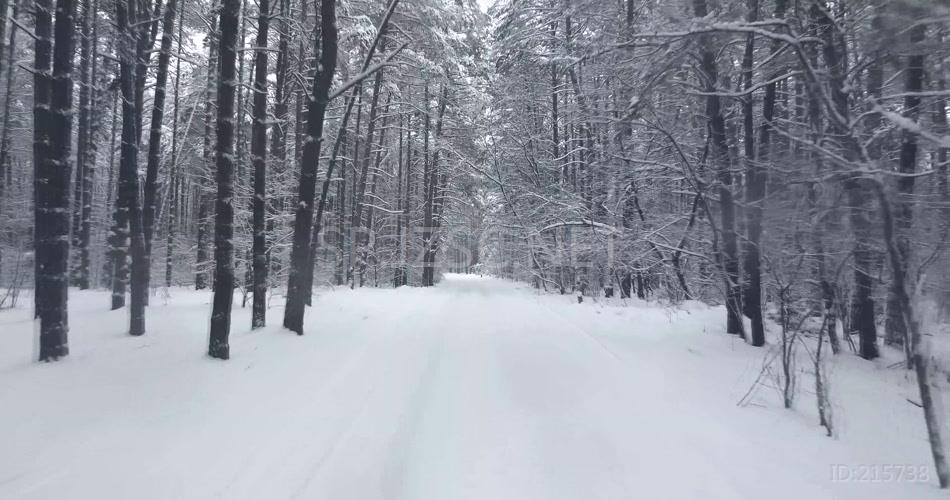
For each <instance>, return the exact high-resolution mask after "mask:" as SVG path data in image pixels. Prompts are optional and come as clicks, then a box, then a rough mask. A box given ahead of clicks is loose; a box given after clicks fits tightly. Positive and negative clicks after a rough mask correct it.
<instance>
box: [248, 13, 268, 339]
mask: <svg viewBox="0 0 950 500" xmlns="http://www.w3.org/2000/svg"><path fill="white" fill-rule="evenodd" d="M258 9H259V13H258V16H257V41H256V47H255V48H256V49H257V53H256V54H255V61H254V110H253V115H254V118H253V119H254V124H253V128H252V129H251V161H252V162H253V163H254V202H253V209H254V222H253V224H254V244H253V247H254V248H253V254H254V255H253V266H254V303H253V307H252V312H251V328H261V327H263V326H264V319H265V316H264V315H265V313H266V310H267V248H266V243H267V242H266V238H267V234H266V231H265V229H266V227H265V213H264V207H265V203H266V196H267V193H266V189H265V182H266V175H267V52H266V51H265V50H264V49H266V48H267V31H268V24H269V19H270V12H269V8H268V0H258Z"/></svg>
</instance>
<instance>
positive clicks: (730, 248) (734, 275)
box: [693, 0, 742, 334]
mask: <svg viewBox="0 0 950 500" xmlns="http://www.w3.org/2000/svg"><path fill="white" fill-rule="evenodd" d="M707 13H708V12H707V7H706V0H693V15H694V16H696V17H698V18H703V17H706V15H707ZM699 66H700V70H701V72H702V80H703V82H702V83H703V86H704V91H705V92H707V94H708V95H707V96H706V116H707V118H708V120H709V138H710V144H711V146H712V154H711V156H712V159H713V163H714V165H715V168H716V172H717V175H716V177H717V180H718V181H719V205H720V209H719V211H720V228H719V230H720V232H721V233H722V248H721V249H720V250H719V252H720V259H721V261H722V262H721V266H722V270H723V274H724V275H725V287H726V294H725V295H726V331H727V332H728V333H735V334H741V333H742V321H741V318H740V314H739V313H740V301H741V291H740V288H739V258H738V244H737V237H736V216H735V203H734V202H733V196H732V159H731V156H730V152H729V144H728V143H727V142H726V122H725V119H724V118H723V114H722V105H721V103H720V98H719V96H718V95H717V94H716V92H717V90H716V87H717V84H718V81H719V70H718V68H717V64H716V49H715V47H714V46H713V40H712V38H710V37H709V36H708V35H704V36H703V37H701V41H700V65H699Z"/></svg>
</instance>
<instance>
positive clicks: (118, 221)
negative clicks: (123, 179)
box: [102, 88, 129, 310]
mask: <svg viewBox="0 0 950 500" xmlns="http://www.w3.org/2000/svg"><path fill="white" fill-rule="evenodd" d="M111 92H112V106H111V112H110V115H111V116H110V119H111V120H112V125H111V126H110V130H109V173H108V176H107V178H106V208H107V209H109V208H110V207H111V209H112V224H111V225H110V226H109V235H108V236H107V237H106V242H107V243H108V248H109V249H108V251H107V252H106V258H105V262H104V263H103V266H102V275H103V280H102V283H103V285H104V286H108V287H109V288H110V289H111V291H112V293H111V299H112V305H111V308H112V309H113V310H115V309H118V308H120V307H125V285H126V281H127V280H128V273H129V268H128V262H127V261H126V259H125V256H126V255H125V252H126V251H127V250H128V248H127V243H125V240H123V239H122V235H123V234H125V233H124V232H123V231H122V229H123V227H125V226H123V225H122V222H123V221H126V220H127V219H126V215H127V212H125V211H123V210H120V208H121V207H122V200H120V199H119V195H118V189H116V177H117V176H116V166H115V150H116V147H115V140H116V135H117V131H118V123H119V119H118V116H119V90H118V89H116V88H113V89H112V91H111ZM123 245H126V246H123ZM120 257H121V260H120ZM120 272H121V273H122V275H121V276H119V274H118V273H120Z"/></svg>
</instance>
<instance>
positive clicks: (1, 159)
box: [0, 0, 26, 208]
mask: <svg viewBox="0 0 950 500" xmlns="http://www.w3.org/2000/svg"><path fill="white" fill-rule="evenodd" d="M20 1H26V0H17V1H14V2H13V11H12V12H11V13H10V16H11V19H13V20H16V18H17V14H18V12H19V2H20ZM11 24H12V23H11ZM16 32H17V27H16V25H12V26H11V28H10V44H9V45H8V46H7V60H9V61H12V60H13V57H14V55H15V54H16ZM15 67H16V65H14V64H8V65H7V67H6V68H5V70H6V75H5V76H4V80H5V81H6V86H7V88H6V92H5V93H4V96H3V124H2V125H0V126H2V127H3V128H2V130H0V208H2V206H3V200H4V190H5V189H6V187H7V186H8V183H7V175H6V173H7V172H8V171H9V170H10V167H11V165H10V105H11V104H12V103H13V85H14V82H15V81H16V72H15V71H14V68H15Z"/></svg>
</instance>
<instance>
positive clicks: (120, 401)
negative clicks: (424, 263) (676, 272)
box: [0, 275, 927, 500]
mask: <svg viewBox="0 0 950 500" xmlns="http://www.w3.org/2000/svg"><path fill="white" fill-rule="evenodd" d="M172 293H173V296H172V297H171V298H164V299H163V298H161V297H155V298H153V300H152V306H151V307H150V308H149V324H148V327H149V333H148V334H147V335H146V336H145V337H141V338H130V337H128V336H126V335H125V334H124V329H125V325H126V321H127V317H126V315H125V313H124V312H123V311H116V312H105V311H104V305H105V304H106V303H107V302H106V301H107V299H108V296H107V294H105V293H97V292H93V293H88V292H86V293H77V294H76V295H75V297H74V298H71V299H70V305H71V311H70V314H71V320H72V325H73V330H72V332H71V344H72V347H73V351H72V353H71V355H70V356H69V358H67V359H66V360H64V361H62V362H60V363H56V364H51V365H36V364H35V363H31V362H30V361H29V360H28V359H27V358H26V356H25V355H23V354H22V353H24V352H28V350H29V343H28V342H29V341H28V340H27V341H24V340H23V339H24V338H25V339H29V330H28V328H30V325H31V323H30V322H29V311H28V310H25V311H17V312H15V313H9V314H5V315H2V316H0V331H2V332H3V333H7V331H14V332H20V331H21V330H22V332H21V333H22V334H23V335H22V336H21V335H19V334H18V335H17V336H16V341H14V336H13V335H11V336H9V337H6V336H0V337H2V338H0V341H2V342H0V347H2V349H0V402H2V403H0V404H3V411H0V442H2V443H3V446H2V448H0V498H24V499H27V498H54V497H56V498H61V497H70V498H102V497H103V492H107V493H108V494H106V495H105V497H110V498H121V497H135V498H307V499H310V498H314V499H323V498H327V499H432V500H447V499H451V500H456V499H473V500H475V499H478V500H482V499H493V500H494V499H513V500H527V499H585V500H586V499H625V498H638V497H650V496H652V497H655V498H830V497H832V496H834V497H836V498H852V497H853V498H899V497H902V496H903V497H906V498H909V497H907V496H906V495H907V494H908V492H907V491H906V490H905V489H903V488H906V487H907V485H906V484H903V485H898V484H891V485H888V484H883V485H882V484H874V485H873V486H874V487H875V488H874V489H873V490H871V489H866V488H863V487H862V485H860V484H844V483H832V482H830V468H829V465H830V464H833V463H844V464H855V463H861V460H862V459H863V460H865V461H867V459H866V458H863V455H862V456H861V458H859V456H858V455H855V454H853V453H852V450H851V449H848V448H845V447H844V446H842V445H841V443H839V442H836V441H832V440H828V439H826V438H824V437H822V436H821V435H820V431H819V430H817V429H816V428H815V426H814V423H813V422H812V421H811V420H810V419H808V421H807V422H806V421H805V420H806V419H802V418H795V417H792V418H790V417H789V415H795V414H789V413H787V412H785V411H783V410H775V411H771V410H765V409H757V408H738V407H736V404H735V402H736V401H737V400H738V399H739V398H740V397H741V395H742V394H743V393H744V392H745V390H746V389H748V387H749V379H750V377H754V376H755V375H756V373H757V371H758V367H759V365H760V363H761V354H760V351H756V350H754V349H752V348H748V347H747V346H745V345H743V344H741V343H737V342H734V341H731V340H730V339H729V338H728V337H726V336H724V335H722V334H720V332H719V331H718V330H715V329H714V328H713V330H714V332H715V333H716V335H705V334H703V331H704V330H705V329H706V328H707V327H709V326H708V325H714V324H715V325H718V323H719V322H720V320H721V311H720V310H718V309H714V308H705V307H702V306H695V307H693V308H692V309H682V310H671V309H666V308H661V307H658V306H655V305H651V304H647V303H643V302H633V303H632V304H629V305H628V306H627V307H617V306H616V305H604V304H593V303H590V301H587V302H585V303H584V304H580V305H578V304H576V303H575V300H574V298H573V297H569V296H556V295H538V294H537V293H536V292H535V291H533V290H531V289H530V288H528V287H526V286H524V285H519V284H514V283H511V282H507V281H503V280H498V279H493V278H479V277H473V276H458V275H449V276H447V277H446V278H445V279H444V280H443V281H442V283H440V284H439V285H438V286H437V287H434V288H429V289H420V288H401V289H398V290H383V289H361V290H347V289H339V290H333V291H325V290H324V291H321V292H320V293H319V294H318V295H317V296H316V297H315V298H314V306H313V307H312V308H309V309H308V312H307V317H306V334H305V335H304V336H303V337H298V336H296V335H292V334H290V333H289V332H287V331H286V330H283V329H281V328H279V327H277V326H272V327H267V328H265V329H262V330H257V331H253V332H252V331H250V330H249V329H247V328H246V325H248V324H249V311H248V310H247V309H241V308H237V309H235V314H234V323H233V325H234V326H233V329H234V333H233V334H232V359H231V360H230V361H228V362H220V361H216V360H211V359H207V358H203V357H202V356H201V353H202V352H203V351H204V348H205V345H206V344H205V343H206V338H207V337H206V335H207V321H208V319H207V318H208V316H207V315H208V310H209V306H208V301H209V299H210V294H208V293H196V292H193V291H186V290H175V291H173V292H172ZM275 299H276V298H275ZM274 302H277V300H275V301H274ZM239 305H240V301H239V299H238V300H237V301H236V307H237V306H239ZM268 313H269V317H268V321H269V323H271V324H279V322H280V313H281V309H280V308H278V307H272V308H271V309H270V310H269V311H268ZM709 328H712V327H709ZM5 330H6V331H5ZM11 353H20V354H17V355H16V356H14V355H12V354H11ZM766 404H767V403H766ZM913 451H914V454H913V455H909V456H910V457H917V456H918V454H919V455H923V453H924V452H923V451H922V450H913ZM889 453H890V454H889V455H886V456H887V457H888V458H889V459H892V460H894V461H902V463H903V462H907V461H908V460H910V458H907V457H903V456H898V455H895V454H894V452H893V451H892V450H891V451H890V452H889ZM816 456H819V457H821V458H820V459H816ZM907 463H913V462H907ZM864 486H867V485H864ZM913 487H915V488H916V489H915V490H914V493H926V492H927V487H925V486H921V485H913ZM869 494H870V496H869Z"/></svg>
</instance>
